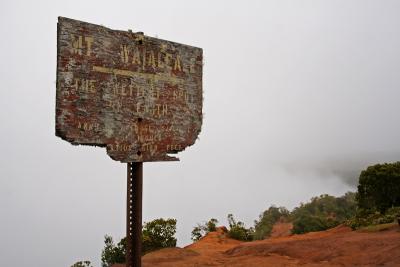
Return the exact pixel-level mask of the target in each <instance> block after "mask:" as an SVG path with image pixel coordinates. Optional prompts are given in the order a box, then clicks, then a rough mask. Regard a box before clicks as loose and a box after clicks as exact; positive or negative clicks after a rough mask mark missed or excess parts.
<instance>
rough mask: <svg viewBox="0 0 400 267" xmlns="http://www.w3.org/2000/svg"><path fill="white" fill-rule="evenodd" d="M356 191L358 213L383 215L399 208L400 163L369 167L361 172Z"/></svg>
mask: <svg viewBox="0 0 400 267" xmlns="http://www.w3.org/2000/svg"><path fill="white" fill-rule="evenodd" d="M357 189H358V192H357V196H356V200H357V205H358V208H359V209H360V211H365V212H366V213H369V212H373V211H375V210H376V211H379V212H380V213H382V214H383V213H385V212H386V210H387V209H389V208H392V207H396V206H400V162H395V163H384V164H376V165H373V166H369V167H368V168H367V169H366V170H363V171H362V172H361V174H360V178H359V181H358V187H357Z"/></svg>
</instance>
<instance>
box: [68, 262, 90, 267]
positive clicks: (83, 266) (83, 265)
mask: <svg viewBox="0 0 400 267" xmlns="http://www.w3.org/2000/svg"><path fill="white" fill-rule="evenodd" d="M71 267H93V266H92V265H91V263H90V261H78V262H76V263H74V264H73V265H71Z"/></svg>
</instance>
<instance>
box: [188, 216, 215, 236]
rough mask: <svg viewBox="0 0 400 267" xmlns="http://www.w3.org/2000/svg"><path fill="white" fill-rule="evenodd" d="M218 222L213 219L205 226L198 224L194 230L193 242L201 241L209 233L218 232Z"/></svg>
mask: <svg viewBox="0 0 400 267" xmlns="http://www.w3.org/2000/svg"><path fill="white" fill-rule="evenodd" d="M217 223H218V220H217V219H215V218H211V219H210V220H209V221H208V222H206V223H204V224H197V226H195V227H194V228H193V230H192V237H191V239H192V240H193V241H199V240H200V238H202V237H203V236H205V235H206V234H208V233H209V232H215V231H216V230H217Z"/></svg>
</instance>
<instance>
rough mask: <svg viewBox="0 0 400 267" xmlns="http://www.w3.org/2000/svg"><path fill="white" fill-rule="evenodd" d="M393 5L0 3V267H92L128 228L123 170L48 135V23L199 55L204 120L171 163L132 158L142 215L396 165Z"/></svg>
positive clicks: (211, 210) (253, 199)
mask: <svg viewBox="0 0 400 267" xmlns="http://www.w3.org/2000/svg"><path fill="white" fill-rule="evenodd" d="M399 14H400V1H389V0H386V1H382V0H376V1H368V0H359V1H356V0H340V1H339V0H331V1H328V0H320V1H298V0H293V1H284V0H276V1H249V0H248V1H225V2H223V1H187V0H186V1H183V0H182V1H158V2H157V1H98V0H97V1H72V0H68V1H66V0H65V1H50V0H49V1H39V0H36V1H17V0H12V1H11V0H9V1H8V0H2V1H1V2H0V34H1V41H0V82H1V88H0V106H1V112H0V121H1V133H0V136H1V138H0V146H1V154H0V162H1V168H0V212H1V213H0V233H1V242H0V265H1V266H7V267H25V266H40V267H55V266H57V267H58V266H60V267H61V266H66V267H69V266H70V265H72V264H73V263H74V262H76V261H78V260H84V259H88V260H91V261H92V262H93V263H94V264H95V266H96V267H98V266H100V253H101V249H102V248H103V245H104V244H103V236H104V235H105V234H111V235H112V236H114V238H117V239H118V240H119V238H121V237H122V236H124V234H125V233H124V232H125V195H126V192H125V190H126V188H125V187H126V184H125V183H126V166H125V164H121V163H119V162H116V161H113V160H111V159H110V158H109V157H108V156H107V155H106V152H105V149H104V148H93V147H84V146H80V147H76V146H72V145H71V144H69V143H67V142H65V141H63V140H61V139H60V138H57V137H56V136H55V134H54V133H55V125H54V122H55V92H56V87H55V80H56V29H57V28H56V27H57V17H58V16H64V17H69V18H73V19H78V20H83V21H87V22H92V23H95V24H102V25H104V26H107V27H109V28H112V29H119V30H128V29H133V31H143V32H144V33H145V34H146V35H149V36H156V37H159V38H162V39H167V40H172V41H175V42H180V43H184V44H189V45H193V46H197V47H201V48H203V51H204V61H205V65H204V86H203V90H204V110H203V111H204V122H203V129H202V132H201V134H200V140H198V141H197V142H196V144H195V145H194V146H192V147H190V148H189V149H187V150H186V151H184V152H182V153H180V154H179V157H180V159H181V161H180V162H173V163H163V162H161V163H145V164H144V208H143V212H144V214H143V216H144V220H145V221H149V220H152V219H155V218H159V217H164V218H168V217H173V218H176V219H177V220H178V233H177V238H178V244H179V245H180V246H183V245H186V244H188V243H190V232H191V230H192V228H193V226H195V225H196V223H197V222H202V221H205V220H207V219H210V218H211V217H215V218H217V219H219V220H220V221H221V223H222V224H225V223H226V215H227V214H228V213H233V214H234V215H235V217H236V218H237V219H240V220H243V221H244V222H245V223H246V224H247V225H248V226H251V225H252V224H253V220H254V219H257V218H258V215H259V214H260V213H261V212H262V211H263V210H265V209H267V208H268V207H269V206H270V205H272V204H276V205H278V206H286V207H288V208H289V209H291V208H293V207H294V206H296V205H298V204H299V203H300V202H305V201H307V200H309V198H311V197H312V196H316V195H320V194H323V193H329V194H333V195H336V196H339V195H341V194H343V193H345V192H346V191H348V190H355V184H356V182H357V176H358V174H359V172H360V170H362V169H363V168H366V167H367V166H368V165H370V164H373V163H379V162H389V161H397V160H399V159H400V142H399V136H400V123H399V117H398V115H399V113H400V104H399V100H400V75H399V73H400V72H399V71H400V34H399V33H400V16H399Z"/></svg>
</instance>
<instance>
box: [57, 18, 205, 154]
mask: <svg viewBox="0 0 400 267" xmlns="http://www.w3.org/2000/svg"><path fill="white" fill-rule="evenodd" d="M202 61H203V54H202V49H200V48H196V47H192V46H188V45H183V44H178V43H174V42H170V41H165V40H161V39H157V38H152V37H148V36H144V35H143V34H142V33H133V32H131V31H118V30H111V29H108V28H106V27H103V26H99V25H94V24H90V23H86V22H82V21H77V20H72V19H68V18H63V17H59V19H58V34H57V94H56V135H57V136H59V137H61V138H62V139H64V140H66V141H68V142H70V143H72V144H74V145H79V144H80V145H93V146H102V147H106V149H107V154H108V155H109V156H110V157H111V158H112V159H114V160H118V161H121V162H144V161H170V160H178V159H177V158H176V157H172V156H170V155H169V154H173V153H178V152H179V151H182V150H184V149H185V148H186V147H188V146H191V145H193V144H194V143H195V141H196V139H197V137H198V135H199V133H200V131H201V125H202V105H203V93H202Z"/></svg>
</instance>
